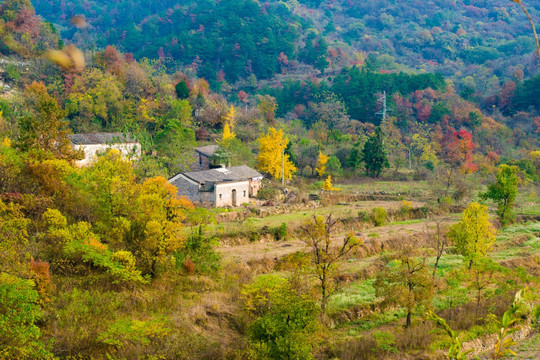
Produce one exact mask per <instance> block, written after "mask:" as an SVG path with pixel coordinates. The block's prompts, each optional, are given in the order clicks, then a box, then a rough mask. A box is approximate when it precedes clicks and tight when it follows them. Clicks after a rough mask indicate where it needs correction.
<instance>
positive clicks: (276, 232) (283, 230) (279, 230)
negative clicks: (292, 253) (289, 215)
mask: <svg viewBox="0 0 540 360" xmlns="http://www.w3.org/2000/svg"><path fill="white" fill-rule="evenodd" d="M270 232H271V233H272V235H273V236H274V239H275V240H276V241H279V240H285V239H286V238H287V224H285V223H281V225H280V226H278V227H275V228H272V230H270Z"/></svg>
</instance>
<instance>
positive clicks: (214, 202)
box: [169, 165, 263, 207]
mask: <svg viewBox="0 0 540 360" xmlns="http://www.w3.org/2000/svg"><path fill="white" fill-rule="evenodd" d="M262 179H263V176H262V175H261V174H260V173H259V172H258V171H255V170H253V169H251V168H250V167H249V166H246V165H242V166H234V167H230V168H217V169H210V170H204V171H193V172H185V173H180V174H178V175H176V176H174V177H172V178H171V179H169V183H171V184H172V185H174V186H176V188H177V189H178V195H184V196H187V197H188V198H189V199H190V200H191V201H192V202H194V203H199V204H203V205H206V206H215V207H221V206H239V205H242V204H244V203H248V202H249V198H250V197H255V196H257V192H258V191H259V189H260V188H261V181H262Z"/></svg>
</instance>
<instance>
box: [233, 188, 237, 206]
mask: <svg viewBox="0 0 540 360" xmlns="http://www.w3.org/2000/svg"><path fill="white" fill-rule="evenodd" d="M232 206H236V189H233V191H232Z"/></svg>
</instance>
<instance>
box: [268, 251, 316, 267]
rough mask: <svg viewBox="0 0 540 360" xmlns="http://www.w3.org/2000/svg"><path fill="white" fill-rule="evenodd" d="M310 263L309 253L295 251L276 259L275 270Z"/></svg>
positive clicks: (303, 265)
mask: <svg viewBox="0 0 540 360" xmlns="http://www.w3.org/2000/svg"><path fill="white" fill-rule="evenodd" d="M310 263H311V255H310V254H309V253H305V252H302V251H297V252H294V253H292V254H289V255H286V256H284V257H282V258H281V259H279V260H278V262H277V264H276V266H275V268H274V269H275V270H276V271H281V270H291V271H292V270H296V269H300V268H305V267H307V266H309V264H310Z"/></svg>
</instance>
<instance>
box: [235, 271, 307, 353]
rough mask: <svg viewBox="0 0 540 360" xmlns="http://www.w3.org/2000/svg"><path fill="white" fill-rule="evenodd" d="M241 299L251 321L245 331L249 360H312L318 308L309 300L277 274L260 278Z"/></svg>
mask: <svg viewBox="0 0 540 360" xmlns="http://www.w3.org/2000/svg"><path fill="white" fill-rule="evenodd" d="M241 297H242V300H243V303H244V309H245V311H246V313H247V315H248V317H249V318H250V319H251V320H252V322H251V323H250V324H249V326H248V330H247V334H248V337H249V342H250V349H249V354H248V357H249V358H258V359H298V360H303V359H313V355H312V354H311V351H312V341H311V339H312V338H313V332H314V331H315V330H316V328H317V315H318V307H317V304H316V303H315V302H314V301H313V300H312V299H310V298H309V297H308V296H306V295H302V294H298V292H297V291H296V290H295V289H293V287H292V286H291V284H290V283H289V282H288V281H287V280H286V279H283V278H280V277H278V276H276V275H263V276H260V277H259V278H257V280H255V281H254V282H253V283H252V284H250V285H248V286H246V287H245V288H244V290H243V291H242V296H241Z"/></svg>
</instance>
